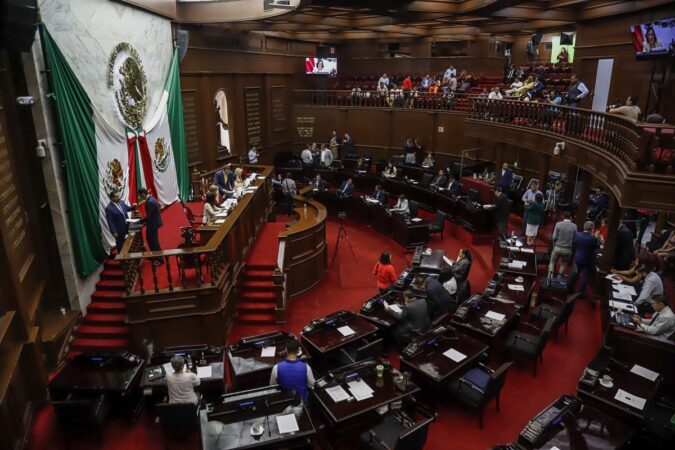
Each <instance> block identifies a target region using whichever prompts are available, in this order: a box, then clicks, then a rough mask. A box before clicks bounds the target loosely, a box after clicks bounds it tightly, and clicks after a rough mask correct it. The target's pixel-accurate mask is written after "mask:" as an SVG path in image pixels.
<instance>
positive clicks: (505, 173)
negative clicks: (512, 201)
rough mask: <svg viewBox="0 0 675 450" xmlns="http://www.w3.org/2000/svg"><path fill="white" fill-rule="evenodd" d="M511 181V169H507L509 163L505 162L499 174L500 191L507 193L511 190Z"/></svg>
mask: <svg viewBox="0 0 675 450" xmlns="http://www.w3.org/2000/svg"><path fill="white" fill-rule="evenodd" d="M511 183H513V171H512V170H511V169H509V163H507V162H505V163H504V164H502V170H501V172H500V174H499V184H497V186H499V187H500V188H501V189H502V192H503V193H505V194H508V192H509V191H510V190H511Z"/></svg>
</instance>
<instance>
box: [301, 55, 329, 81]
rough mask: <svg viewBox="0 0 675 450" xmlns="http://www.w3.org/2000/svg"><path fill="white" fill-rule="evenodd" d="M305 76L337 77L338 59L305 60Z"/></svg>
mask: <svg viewBox="0 0 675 450" xmlns="http://www.w3.org/2000/svg"><path fill="white" fill-rule="evenodd" d="M305 74H306V75H329V76H331V77H334V76H337V58H305Z"/></svg>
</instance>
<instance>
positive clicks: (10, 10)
mask: <svg viewBox="0 0 675 450" xmlns="http://www.w3.org/2000/svg"><path fill="white" fill-rule="evenodd" d="M36 27H37V0H0V47H2V48H6V49H7V50H16V51H21V52H27V51H29V50H30V47H31V45H33V40H34V39H35V29H36Z"/></svg>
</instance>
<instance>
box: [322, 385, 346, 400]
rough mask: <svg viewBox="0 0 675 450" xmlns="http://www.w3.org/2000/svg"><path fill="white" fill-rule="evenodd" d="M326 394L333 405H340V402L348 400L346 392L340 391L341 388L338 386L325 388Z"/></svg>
mask: <svg viewBox="0 0 675 450" xmlns="http://www.w3.org/2000/svg"><path fill="white" fill-rule="evenodd" d="M326 394H328V395H329V396H330V398H332V399H333V401H334V402H335V403H340V402H341V401H343V400H347V399H348V398H349V394H347V391H345V390H344V389H342V386H340V385H339V384H338V385H337V386H333V387H329V388H326Z"/></svg>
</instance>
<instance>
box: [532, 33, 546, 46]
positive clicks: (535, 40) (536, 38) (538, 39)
mask: <svg viewBox="0 0 675 450" xmlns="http://www.w3.org/2000/svg"><path fill="white" fill-rule="evenodd" d="M531 39H532V45H539V44H541V40H542V39H544V35H543V34H541V33H537V34H533V35H532V38H531Z"/></svg>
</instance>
